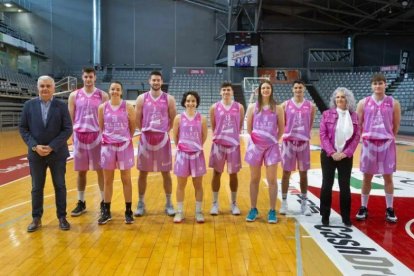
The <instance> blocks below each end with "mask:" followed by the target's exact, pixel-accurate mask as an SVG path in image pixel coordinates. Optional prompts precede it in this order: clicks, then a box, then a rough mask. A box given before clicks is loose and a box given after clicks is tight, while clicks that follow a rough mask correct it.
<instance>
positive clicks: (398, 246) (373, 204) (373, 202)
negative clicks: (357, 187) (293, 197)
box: [308, 186, 414, 270]
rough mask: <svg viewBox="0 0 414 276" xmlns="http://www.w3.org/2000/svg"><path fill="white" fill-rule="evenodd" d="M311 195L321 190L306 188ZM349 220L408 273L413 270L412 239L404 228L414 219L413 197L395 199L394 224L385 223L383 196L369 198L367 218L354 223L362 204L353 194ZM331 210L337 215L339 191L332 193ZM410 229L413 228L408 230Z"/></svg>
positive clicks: (413, 248) (413, 246)
mask: <svg viewBox="0 0 414 276" xmlns="http://www.w3.org/2000/svg"><path fill="white" fill-rule="evenodd" d="M308 189H309V191H311V192H312V193H313V194H314V195H316V196H317V197H319V198H320V188H315V187H310V186H309V187H308ZM351 200H352V207H351V220H352V224H353V225H354V226H355V227H357V228H358V229H359V230H361V231H362V232H364V233H365V234H366V235H367V236H368V237H370V238H371V239H372V240H374V241H375V242H376V243H377V244H379V245H380V246H381V247H383V248H384V249H385V250H387V251H388V252H389V253H390V254H392V255H393V256H394V257H396V258H397V259H398V260H400V262H402V263H403V264H405V265H406V266H407V267H409V268H410V269H411V270H414V239H413V238H412V237H410V236H409V235H408V234H407V232H406V230H405V225H406V224H407V222H408V221H410V220H412V219H413V218H414V208H413V206H414V198H407V197H404V198H403V197H395V198H394V209H395V214H396V216H397V217H398V222H397V223H395V224H392V223H388V222H386V221H385V207H386V206H385V198H384V196H372V195H371V196H370V197H369V202H368V219H367V220H366V221H357V220H356V219H355V215H356V213H357V212H358V210H359V207H360V204H361V196H360V195H359V194H352V199H351ZM332 209H334V210H335V211H336V212H337V213H339V214H340V208H339V192H335V191H334V192H332ZM411 229H413V226H412V227H411Z"/></svg>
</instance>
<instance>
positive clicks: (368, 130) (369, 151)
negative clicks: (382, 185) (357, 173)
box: [360, 96, 396, 174]
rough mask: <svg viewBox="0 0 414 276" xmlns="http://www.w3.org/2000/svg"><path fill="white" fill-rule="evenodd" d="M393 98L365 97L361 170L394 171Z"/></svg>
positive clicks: (371, 172) (374, 171)
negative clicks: (377, 100)
mask: <svg viewBox="0 0 414 276" xmlns="http://www.w3.org/2000/svg"><path fill="white" fill-rule="evenodd" d="M393 118H394V99H393V98H392V97H389V96H385V97H384V99H383V100H382V101H380V102H376V101H375V99H374V98H373V97H372V96H369V97H366V98H365V103H364V123H363V130H362V136H361V137H362V153H361V163H360V168H361V171H362V172H364V173H368V174H392V173H393V172H395V171H396V146H395V136H394V132H393Z"/></svg>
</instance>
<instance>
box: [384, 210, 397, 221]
mask: <svg viewBox="0 0 414 276" xmlns="http://www.w3.org/2000/svg"><path fill="white" fill-rule="evenodd" d="M385 220H386V221H388V222H392V223H396V222H397V221H398V218H397V216H396V215H395V212H394V209H393V208H391V207H390V208H387V209H386V210H385Z"/></svg>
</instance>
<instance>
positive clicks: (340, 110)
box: [320, 87, 360, 227]
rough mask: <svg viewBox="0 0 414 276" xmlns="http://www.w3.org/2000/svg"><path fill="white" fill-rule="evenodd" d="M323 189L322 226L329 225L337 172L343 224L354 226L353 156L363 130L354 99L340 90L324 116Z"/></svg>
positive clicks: (322, 123) (321, 136)
mask: <svg viewBox="0 0 414 276" xmlns="http://www.w3.org/2000/svg"><path fill="white" fill-rule="evenodd" d="M320 138H321V147H322V151H321V167H322V188H321V203H320V213H321V216H322V224H323V225H329V216H330V214H331V203H332V186H333V183H334V179H335V171H336V170H338V182H339V189H340V208H341V216H342V222H343V223H344V224H345V226H348V227H350V226H351V225H352V223H351V219H350V211H351V191H350V178H351V171H352V159H353V154H354V151H355V149H356V147H357V146H358V143H359V138H360V130H359V125H358V116H357V114H356V112H355V98H354V95H353V94H352V92H351V91H350V90H348V89H347V88H345V87H338V88H337V89H336V90H335V91H334V92H333V93H332V96H331V101H330V109H328V110H326V111H325V112H323V114H322V120H321V124H320Z"/></svg>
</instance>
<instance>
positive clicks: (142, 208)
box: [134, 202, 145, 217]
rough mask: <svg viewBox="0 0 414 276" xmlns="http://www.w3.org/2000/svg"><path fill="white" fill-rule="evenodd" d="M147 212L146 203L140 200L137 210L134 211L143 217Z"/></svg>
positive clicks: (137, 215) (135, 214) (136, 214)
mask: <svg viewBox="0 0 414 276" xmlns="http://www.w3.org/2000/svg"><path fill="white" fill-rule="evenodd" d="M144 214H145V204H144V203H142V202H138V206H137V210H136V211H135V212H134V216H136V217H142V216H143V215H144Z"/></svg>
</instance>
